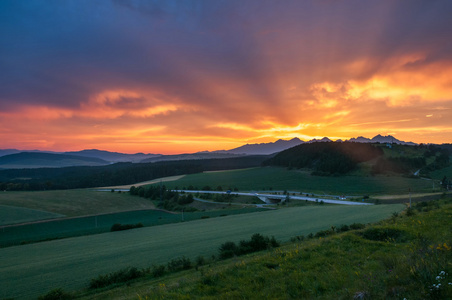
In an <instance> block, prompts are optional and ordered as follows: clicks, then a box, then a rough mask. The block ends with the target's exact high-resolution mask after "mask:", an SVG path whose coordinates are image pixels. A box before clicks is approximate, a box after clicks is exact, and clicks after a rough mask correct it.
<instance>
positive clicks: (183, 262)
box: [168, 256, 191, 272]
mask: <svg viewBox="0 0 452 300" xmlns="http://www.w3.org/2000/svg"><path fill="white" fill-rule="evenodd" d="M190 268H191V261H190V259H189V258H186V257H185V256H183V257H180V258H175V259H173V260H171V261H170V262H169V263H168V270H169V271H172V272H175V271H180V270H188V269H190Z"/></svg>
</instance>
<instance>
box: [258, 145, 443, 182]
mask: <svg viewBox="0 0 452 300" xmlns="http://www.w3.org/2000/svg"><path fill="white" fill-rule="evenodd" d="M264 165H268V166H281V167H289V168H298V169H301V168H307V169H310V170H312V172H313V175H342V174H347V173H350V172H352V171H361V174H364V175H376V174H399V175H416V176H424V177H429V176H430V175H429V173H430V172H432V171H435V170H440V169H443V168H446V167H448V166H449V165H450V154H449V152H448V150H447V148H442V147H439V146H434V145H414V146H412V145H402V144H380V143H376V144H371V143H357V142H326V143H311V144H302V145H299V146H296V147H293V148H290V149H287V150H285V151H282V152H280V153H278V154H277V155H276V156H274V157H272V158H270V159H268V160H267V161H265V162H264Z"/></svg>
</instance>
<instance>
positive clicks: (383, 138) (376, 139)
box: [348, 134, 416, 146]
mask: <svg viewBox="0 0 452 300" xmlns="http://www.w3.org/2000/svg"><path fill="white" fill-rule="evenodd" d="M348 142H355V143H380V144H386V143H389V144H400V145H411V146H414V145H416V143H413V142H404V141H401V140H398V139H396V138H395V137H393V136H391V135H388V136H382V135H380V134H379V135H376V136H374V137H373V138H371V139H368V138H365V137H362V136H359V137H357V138H351V139H349V140H348Z"/></svg>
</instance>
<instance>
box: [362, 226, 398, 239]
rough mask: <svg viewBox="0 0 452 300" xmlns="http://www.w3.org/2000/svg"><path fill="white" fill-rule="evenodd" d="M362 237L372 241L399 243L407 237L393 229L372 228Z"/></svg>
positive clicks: (363, 233) (364, 232)
mask: <svg viewBox="0 0 452 300" xmlns="http://www.w3.org/2000/svg"><path fill="white" fill-rule="evenodd" d="M362 236H363V238H365V239H368V240H372V241H399V240H401V239H403V238H404V237H405V236H406V233H405V231H403V230H400V229H397V228H392V227H382V228H381V227H371V228H368V229H366V230H365V231H363V232H362Z"/></svg>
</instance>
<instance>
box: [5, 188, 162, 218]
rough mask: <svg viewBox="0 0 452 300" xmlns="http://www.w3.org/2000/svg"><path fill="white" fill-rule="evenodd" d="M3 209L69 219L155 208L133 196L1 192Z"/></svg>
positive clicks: (117, 194)
mask: <svg viewBox="0 0 452 300" xmlns="http://www.w3.org/2000/svg"><path fill="white" fill-rule="evenodd" d="M0 205H8V206H14V207H23V208H30V209H36V210H42V211H47V212H51V213H56V214H61V215H65V216H67V217H78V216H86V215H96V214H105V213H114V212H121V211H126V210H139V209H151V208H154V205H153V203H152V202H151V201H149V200H146V199H143V198H139V197H133V196H130V195H129V193H110V192H97V191H94V190H89V189H86V190H59V191H38V192H1V193H0ZM1 217H2V215H1V212H0V218H1Z"/></svg>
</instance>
